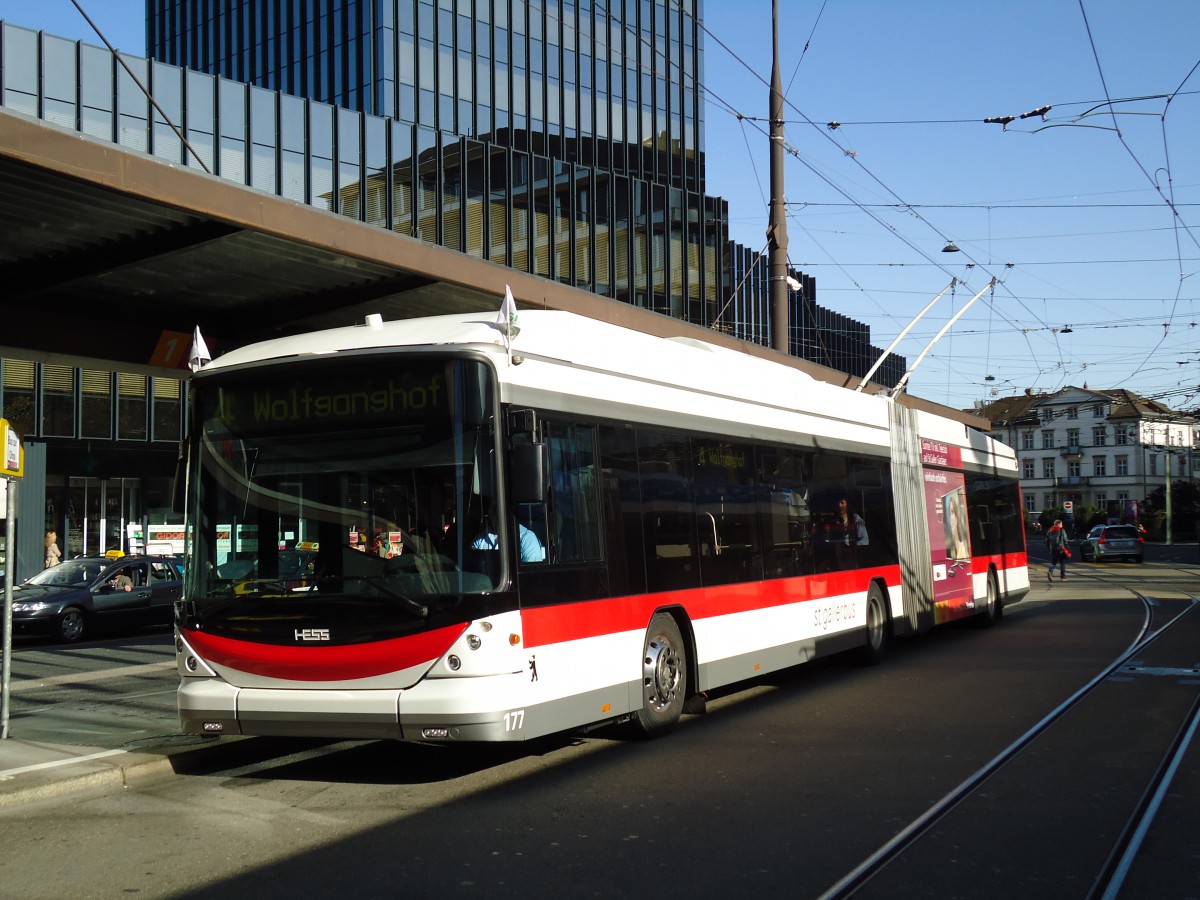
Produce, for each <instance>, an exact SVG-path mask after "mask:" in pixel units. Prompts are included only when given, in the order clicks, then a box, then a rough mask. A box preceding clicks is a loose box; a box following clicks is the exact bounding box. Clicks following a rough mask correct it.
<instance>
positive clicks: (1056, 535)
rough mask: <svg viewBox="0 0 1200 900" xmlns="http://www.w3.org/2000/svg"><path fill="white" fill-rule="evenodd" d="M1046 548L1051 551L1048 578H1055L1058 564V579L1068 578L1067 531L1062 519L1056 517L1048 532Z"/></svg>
mask: <svg viewBox="0 0 1200 900" xmlns="http://www.w3.org/2000/svg"><path fill="white" fill-rule="evenodd" d="M1046 549H1047V550H1049V551H1050V566H1049V568H1047V569H1046V580H1047V581H1053V580H1054V567H1055V566H1056V565H1057V566H1058V580H1059V581H1066V580H1067V553H1068V551H1067V532H1066V529H1064V528H1063V522H1062V519H1055V520H1054V524H1053V525H1051V526H1050V530H1049V531H1047V532H1046Z"/></svg>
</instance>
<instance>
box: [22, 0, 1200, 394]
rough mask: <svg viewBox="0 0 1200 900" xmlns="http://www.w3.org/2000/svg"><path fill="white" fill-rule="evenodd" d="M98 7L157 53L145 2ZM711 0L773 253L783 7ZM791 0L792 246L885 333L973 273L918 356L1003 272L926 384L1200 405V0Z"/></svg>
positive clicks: (739, 200)
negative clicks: (1115, 391)
mask: <svg viewBox="0 0 1200 900" xmlns="http://www.w3.org/2000/svg"><path fill="white" fill-rule="evenodd" d="M83 5H84V8H85V9H87V10H88V12H89V15H90V16H91V17H92V18H93V20H94V21H95V22H96V23H97V25H99V27H100V28H101V29H102V30H103V31H104V32H105V34H106V35H107V36H108V38H109V40H110V41H111V42H112V43H113V44H114V45H116V46H117V47H118V48H119V49H122V50H127V51H129V52H132V53H135V54H139V55H140V54H142V53H143V52H144V49H145V48H144V40H145V39H144V30H145V25H144V22H145V13H144V4H143V3H142V2H141V0H87V2H84V3H83ZM705 6H706V16H705V27H706V29H707V31H708V33H709V34H708V35H707V36H706V57H705V79H704V80H705V84H706V86H707V87H708V89H709V93H710V96H709V102H708V104H707V105H706V108H705V115H706V144H705V148H706V151H707V162H706V171H707V175H708V193H710V194H716V195H718V196H721V197H724V198H725V199H726V200H727V201H728V203H729V211H730V219H731V221H732V230H733V236H734V238H735V239H737V240H739V241H740V242H742V243H743V244H745V245H747V246H749V247H752V248H754V249H755V250H761V249H763V246H764V244H765V227H766V220H767V199H768V187H769V183H770V182H769V177H770V176H769V171H770V170H769V151H768V141H767V137H766V134H767V131H768V123H767V121H766V118H767V109H768V89H767V85H766V81H767V79H768V78H769V75H770V60H771V3H770V0H706V3H705ZM780 6H781V8H782V9H781V12H780V32H781V45H782V46H781V48H780V61H781V66H780V68H781V71H782V77H783V84H784V89H785V93H786V95H787V102H788V108H787V111H786V118H787V126H786V142H787V146H788V149H789V153H788V155H787V158H786V164H785V173H786V174H785V178H786V193H787V199H788V201H789V204H790V205H789V211H790V215H789V256H790V258H791V261H792V263H793V265H795V266H796V267H798V268H801V269H803V270H804V271H806V272H808V273H809V274H811V275H814V276H815V277H816V278H817V286H818V301H819V302H820V303H821V304H823V305H825V306H828V307H830V308H832V309H835V310H838V311H839V312H842V313H844V314H845V315H848V316H851V317H852V318H855V319H857V320H859V321H862V322H865V323H867V324H868V325H870V326H871V331H872V336H873V339H874V342H875V343H876V345H877V346H879V347H881V348H882V347H886V346H887V345H888V344H889V343H890V342H891V340H892V339H893V338H894V337H895V336H896V335H897V334H898V333H899V332H900V331H901V329H903V328H904V326H905V325H907V324H908V323H909V321H910V320H911V319H912V317H913V316H915V315H916V314H917V313H918V312H919V311H920V310H921V309H922V308H923V307H924V306H925V305H926V304H927V303H928V302H929V301H930V300H932V299H933V298H934V297H935V296H936V295H937V294H938V293H939V292H940V291H942V289H943V288H945V287H946V286H947V285H948V284H950V281H951V279H952V278H957V279H959V281H960V283H959V284H957V285H956V287H955V288H954V289H953V291H952V292H951V293H947V294H946V295H945V296H944V297H943V298H942V299H941V300H940V301H939V302H938V304H937V305H936V306H935V307H934V308H933V310H932V311H931V312H930V313H929V314H927V315H926V317H925V318H924V319H923V320H922V321H921V323H920V324H918V325H917V326H916V327H915V328H914V329H913V330H912V331H911V332H910V333H909V335H908V337H907V338H905V340H904V341H903V342H902V343H901V344H900V345H899V346H898V347H897V352H899V353H902V354H904V355H906V356H907V357H908V359H909V361H910V363H911V362H912V361H914V360H915V359H916V358H917V356H918V355H919V354H920V353H921V352H922V350H923V348H924V347H925V346H926V344H927V343H928V342H929V341H930V340H931V339H932V338H933V336H934V335H935V334H936V333H937V331H938V330H939V329H940V328H941V327H942V326H943V325H944V324H945V323H946V321H947V320H948V319H949V317H950V316H951V315H953V314H954V313H955V312H957V311H959V310H960V309H961V308H962V306H963V304H964V303H965V302H966V301H967V300H969V299H970V298H971V297H972V296H973V295H974V294H975V293H976V292H977V291H979V290H980V289H982V288H984V287H985V285H987V284H988V281H989V280H990V279H991V277H992V276H995V277H996V278H998V279H999V282H998V284H997V286H996V288H995V291H994V294H993V293H992V292H990V291H989V292H985V293H984V295H983V296H982V297H981V298H980V299H979V301H977V302H976V303H975V305H974V306H973V307H972V308H971V309H970V310H969V311H968V312H967V313H966V314H965V315H964V316H963V317H962V318H961V319H959V321H958V322H957V323H956V325H955V326H954V328H953V329H952V330H951V331H950V332H948V333H947V334H946V336H945V337H943V338H942V339H941V340H940V341H939V342H938V343H937V345H936V346H935V347H934V348H933V349H932V351H931V352H930V353H929V355H928V357H927V358H926V359H925V360H924V361H923V362H922V364H921V365H920V367H919V368H917V370H916V372H915V374H914V375H913V377H912V380H911V382H910V386H909V388H910V392H911V393H913V394H916V395H918V396H922V397H926V398H928V399H930V400H933V401H936V402H939V403H946V404H948V405H951V406H956V407H964V408H967V407H971V406H972V405H974V404H975V403H976V402H977V401H981V400H987V399H990V398H992V397H994V396H1003V395H1007V394H1012V393H1019V392H1021V391H1023V390H1024V389H1026V388H1032V389H1034V390H1055V389H1057V388H1059V387H1063V386H1066V385H1080V386H1082V385H1084V384H1086V385H1087V386H1088V387H1091V388H1121V387H1125V388H1130V389H1132V390H1135V391H1138V392H1139V393H1142V394H1145V395H1148V396H1151V397H1155V398H1158V399H1161V400H1162V402H1164V403H1166V404H1167V405H1169V406H1172V407H1174V408H1187V409H1195V408H1197V407H1200V326H1198V325H1197V323H1198V322H1200V309H1197V299H1198V298H1200V275H1197V274H1196V272H1197V268H1198V266H1200V151H1198V150H1197V148H1198V147H1200V68H1197V63H1200V2H1195V0H1140V2H1138V3H1136V4H1134V3H1129V2H1127V0H1082V2H1079V0H1008V2H1004V3H985V2H967V3H957V4H946V3H935V2H932V0H904V2H896V0H826V2H822V0H804V2H800V0H780ZM0 18H3V19H6V20H8V21H10V22H13V23H16V24H21V25H27V26H31V27H40V28H44V29H45V30H46V31H49V32H52V33H55V34H60V35H63V36H67V37H75V38H84V39H87V40H89V41H90V42H92V43H100V41H99V40H98V39H97V38H95V36H94V35H93V34H92V33H91V30H90V28H89V27H88V25H87V23H86V22H85V21H84V20H83V18H82V17H81V16H80V15H79V13H78V12H77V11H76V9H75V7H74V5H73V4H72V3H71V2H70V0H40V2H39V3H37V4H34V3H30V2H28V0H22V2H16V0H0ZM1135 98H1141V99H1135ZM1106 99H1107V100H1111V101H1113V103H1112V105H1111V106H1105V101H1106ZM1047 105H1048V106H1050V107H1051V109H1050V111H1049V112H1048V113H1047V114H1046V118H1045V121H1043V119H1042V117H1041V116H1033V117H1031V118H1028V119H1024V120H1022V119H1017V120H1015V121H1013V122H1012V123H1010V124H1009V125H1008V126H1007V130H1005V129H1004V128H1003V127H1002V126H1001V125H999V124H985V123H984V122H983V121H982V120H983V119H984V118H987V117H999V116H1009V115H1012V116H1019V115H1020V114H1021V113H1024V112H1028V111H1031V110H1034V109H1038V108H1040V107H1043V106H1047ZM1110 109H1111V110H1112V111H1115V112H1116V113H1117V115H1116V116H1115V117H1114V116H1113V115H1111V114H1110V113H1109V112H1108V110H1110ZM739 116H740V118H739ZM831 122H837V123H840V125H839V127H837V128H836V129H831V128H829V127H828V123H831ZM1156 186H1157V189H1156ZM1168 200H1169V201H1173V203H1174V212H1173V211H1172V207H1171V205H1170V204H1169V203H1168ZM901 205H907V207H908V208H906V209H900V208H898V207H900V206H901ZM948 240H950V241H953V242H954V243H955V244H956V245H957V246H958V247H959V248H960V249H961V252H959V253H943V252H942V247H943V246H944V245H945V243H946V242H947V241H948ZM1068 328H1069V329H1070V331H1069V332H1068V331H1066V329H1068Z"/></svg>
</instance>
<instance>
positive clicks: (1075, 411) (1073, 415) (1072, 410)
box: [1067, 406, 1079, 419]
mask: <svg viewBox="0 0 1200 900" xmlns="http://www.w3.org/2000/svg"><path fill="white" fill-rule="evenodd" d="M1067 418H1068V419H1078V418H1079V407H1078V406H1068V407H1067Z"/></svg>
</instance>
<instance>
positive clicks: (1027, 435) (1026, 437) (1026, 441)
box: [1021, 431, 1033, 450]
mask: <svg viewBox="0 0 1200 900" xmlns="http://www.w3.org/2000/svg"><path fill="white" fill-rule="evenodd" d="M1021 449H1022V450H1032V449H1033V432H1032V431H1022V432H1021Z"/></svg>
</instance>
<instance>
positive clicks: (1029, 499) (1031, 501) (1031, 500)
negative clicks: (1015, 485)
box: [1025, 493, 1038, 513]
mask: <svg viewBox="0 0 1200 900" xmlns="http://www.w3.org/2000/svg"><path fill="white" fill-rule="evenodd" d="M1037 511H1038V508H1037V495H1036V494H1033V493H1029V494H1026V495H1025V512H1030V513H1032V512H1037Z"/></svg>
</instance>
